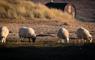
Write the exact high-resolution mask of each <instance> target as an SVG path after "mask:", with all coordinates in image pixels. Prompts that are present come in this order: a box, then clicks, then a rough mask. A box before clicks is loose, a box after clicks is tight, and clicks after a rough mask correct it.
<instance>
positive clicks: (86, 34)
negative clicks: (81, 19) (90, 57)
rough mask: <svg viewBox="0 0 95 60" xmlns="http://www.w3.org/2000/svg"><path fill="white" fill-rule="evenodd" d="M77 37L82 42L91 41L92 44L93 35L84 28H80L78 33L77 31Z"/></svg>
mask: <svg viewBox="0 0 95 60" xmlns="http://www.w3.org/2000/svg"><path fill="white" fill-rule="evenodd" d="M76 34H77V37H78V38H80V39H82V40H85V41H86V40H89V41H90V43H91V42H92V35H91V34H90V32H89V31H88V30H87V29H85V28H84V27H80V28H79V29H78V30H77V31H76Z"/></svg>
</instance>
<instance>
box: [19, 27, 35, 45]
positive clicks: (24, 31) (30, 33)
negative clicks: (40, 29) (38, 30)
mask: <svg viewBox="0 0 95 60" xmlns="http://www.w3.org/2000/svg"><path fill="white" fill-rule="evenodd" d="M19 37H20V38H21V39H22V38H28V39H29V42H30V40H31V39H32V42H33V43H34V42H35V40H36V34H35V31H34V29H32V28H30V27H22V28H20V29H19Z"/></svg>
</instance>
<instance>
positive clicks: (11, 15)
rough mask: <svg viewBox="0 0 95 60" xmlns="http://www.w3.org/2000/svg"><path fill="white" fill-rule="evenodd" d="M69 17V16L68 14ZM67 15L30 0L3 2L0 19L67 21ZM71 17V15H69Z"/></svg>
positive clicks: (0, 6)
mask: <svg viewBox="0 0 95 60" xmlns="http://www.w3.org/2000/svg"><path fill="white" fill-rule="evenodd" d="M67 15H68V14H67ZM67 15H66V13H63V11H61V10H58V9H49V8H48V7H46V6H45V5H42V4H41V3H37V4H36V3H33V2H32V1H30V0H23V1H22V0H14V1H13V0H1V1H0V18H8V19H27V18H28V19H35V18H37V19H63V18H64V19H65V18H66V19H67V18H68V17H67ZM68 16H69V15H68Z"/></svg>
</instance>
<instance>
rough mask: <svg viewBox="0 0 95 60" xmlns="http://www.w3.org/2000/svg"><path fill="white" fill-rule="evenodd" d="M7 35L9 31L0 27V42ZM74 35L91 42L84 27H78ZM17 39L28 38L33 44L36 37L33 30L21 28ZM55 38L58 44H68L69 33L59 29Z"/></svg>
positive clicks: (64, 29) (5, 27) (4, 27)
mask: <svg viewBox="0 0 95 60" xmlns="http://www.w3.org/2000/svg"><path fill="white" fill-rule="evenodd" d="M8 34H9V29H8V28H7V26H2V27H0V40H1V42H2V43H6V38H7V37H8ZM76 34H77V37H78V38H80V39H82V40H86V41H87V40H88V41H90V43H91V42H92V35H91V34H90V32H89V31H88V30H87V29H85V28H84V27H80V28H79V29H77V31H76ZM19 37H20V39H21V40H23V39H24V38H28V39H29V41H30V40H32V42H33V43H34V42H35V40H36V37H37V35H36V33H35V30H34V29H33V28H30V27H21V28H20V29H19ZM57 37H58V38H60V40H59V41H58V42H60V43H63V42H65V43H69V40H70V33H69V31H68V30H67V29H66V28H64V27H61V28H60V29H59V30H58V33H57Z"/></svg>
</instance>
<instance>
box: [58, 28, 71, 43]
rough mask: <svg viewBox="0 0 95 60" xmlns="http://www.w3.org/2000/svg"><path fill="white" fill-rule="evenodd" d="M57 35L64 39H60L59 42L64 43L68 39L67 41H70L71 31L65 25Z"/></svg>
mask: <svg viewBox="0 0 95 60" xmlns="http://www.w3.org/2000/svg"><path fill="white" fill-rule="evenodd" d="M57 36H58V37H59V38H60V39H62V40H59V42H62V43H64V42H65V41H66V42H67V43H69V31H68V30H67V29H65V28H64V27H63V28H60V29H59V31H58V33H57ZM63 39H64V40H63Z"/></svg>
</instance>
